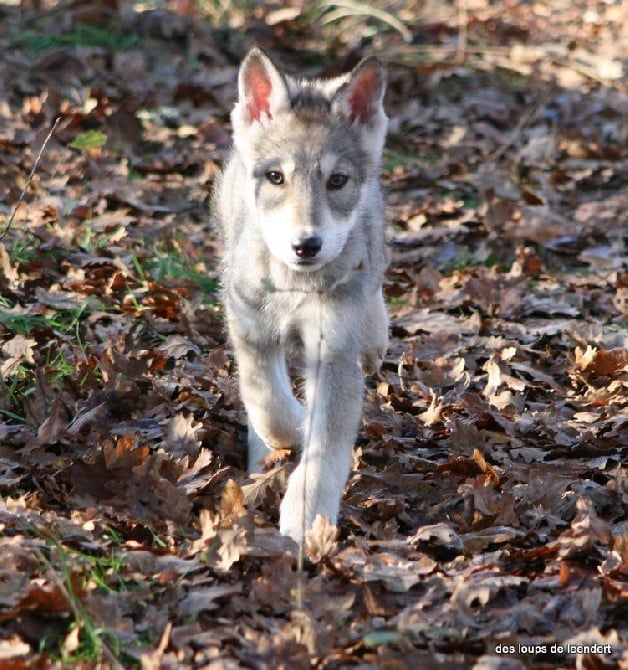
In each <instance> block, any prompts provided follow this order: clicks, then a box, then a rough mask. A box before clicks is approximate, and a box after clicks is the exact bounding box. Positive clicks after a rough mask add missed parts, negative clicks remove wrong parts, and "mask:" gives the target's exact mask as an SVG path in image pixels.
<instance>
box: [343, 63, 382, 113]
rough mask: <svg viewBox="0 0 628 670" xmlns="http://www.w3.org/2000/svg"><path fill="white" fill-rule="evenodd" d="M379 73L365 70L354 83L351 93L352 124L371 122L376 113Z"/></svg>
mask: <svg viewBox="0 0 628 670" xmlns="http://www.w3.org/2000/svg"><path fill="white" fill-rule="evenodd" d="M378 79H379V73H378V72H377V71H374V70H364V71H363V72H361V73H360V74H359V77H358V78H357V79H356V80H355V81H354V82H352V84H351V89H350V91H349V108H350V109H351V117H350V121H351V123H354V122H355V121H358V122H359V123H362V124H365V123H368V122H369V121H370V120H371V117H372V116H373V113H374V111H375V106H374V105H373V97H374V96H375V95H376V92H377V90H378V88H379V81H378Z"/></svg>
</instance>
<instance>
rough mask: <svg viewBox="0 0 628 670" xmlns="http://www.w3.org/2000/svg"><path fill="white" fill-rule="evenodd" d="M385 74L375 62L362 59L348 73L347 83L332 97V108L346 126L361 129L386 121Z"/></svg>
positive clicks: (374, 59) (375, 60) (372, 58)
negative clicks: (359, 126) (347, 123)
mask: <svg viewBox="0 0 628 670" xmlns="http://www.w3.org/2000/svg"><path fill="white" fill-rule="evenodd" d="M385 91H386V72H385V70H384V68H383V67H382V64H381V63H380V62H379V61H378V60H377V58H374V57H370V58H365V59H364V60H363V61H361V62H360V63H358V65H357V66H356V67H355V69H354V70H353V71H352V72H351V74H350V76H349V79H348V80H347V83H346V84H344V85H343V86H342V87H341V88H340V89H339V90H338V92H337V93H336V95H335V96H334V98H333V100H332V108H333V109H334V111H336V112H339V113H340V114H341V115H342V116H344V117H345V118H346V119H347V120H348V121H349V123H351V124H354V123H358V124H360V125H362V126H368V125H371V124H373V123H374V124H375V125H379V124H378V122H384V123H385V121H386V114H385V113H384V107H383V99H384V92H385Z"/></svg>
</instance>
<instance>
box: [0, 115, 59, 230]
mask: <svg viewBox="0 0 628 670" xmlns="http://www.w3.org/2000/svg"><path fill="white" fill-rule="evenodd" d="M59 121H61V117H60V116H57V118H56V119H55V122H54V123H53V125H52V128H51V129H50V132H49V133H48V135H46V139H45V140H44V143H43V144H42V145H41V149H40V150H39V153H38V154H37V158H36V159H35V163H34V164H33V167H32V169H31V172H30V174H29V175H28V179H27V180H26V184H25V185H24V188H23V189H22V193H20V197H19V198H18V201H17V203H16V205H15V207H14V208H13V211H12V212H11V216H10V218H9V222H8V223H7V225H6V226H5V228H4V230H3V231H2V232H1V233H0V242H1V241H2V240H3V239H4V238H5V236H6V234H7V233H8V232H9V230H10V229H11V226H12V225H13V221H14V219H15V215H16V214H17V211H18V210H19V208H20V207H21V205H22V202H24V198H25V197H26V191H28V189H29V187H30V185H31V182H32V181H33V178H34V177H35V173H36V172H37V168H38V167H39V163H40V162H41V159H42V156H43V155H44V151H45V150H46V147H47V146H48V142H49V141H50V138H51V137H52V135H53V134H54V132H55V130H56V129H57V126H58V125H59Z"/></svg>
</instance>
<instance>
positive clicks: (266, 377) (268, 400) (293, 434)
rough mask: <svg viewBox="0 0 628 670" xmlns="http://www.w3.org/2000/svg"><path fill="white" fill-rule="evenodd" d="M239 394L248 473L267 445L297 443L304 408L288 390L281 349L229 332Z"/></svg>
mask: <svg viewBox="0 0 628 670" xmlns="http://www.w3.org/2000/svg"><path fill="white" fill-rule="evenodd" d="M232 340H233V344H234V350H235V356H236V360H237V362H238V369H239V376H240V395H241V397H242V401H243V402H244V406H245V408H246V412H247V417H248V427H249V436H248V447H249V462H248V471H249V473H254V472H260V471H261V470H262V468H263V466H264V458H265V457H266V455H267V454H268V452H269V451H270V450H271V449H291V448H293V447H297V446H298V445H299V444H300V443H301V438H302V429H303V422H304V419H305V408H304V407H303V405H301V403H300V402H299V401H298V400H297V399H296V398H295V397H294V395H293V394H292V388H291V384H290V377H289V375H288V371H287V369H286V360H285V355H284V352H283V349H282V348H281V347H280V346H279V345H278V344H266V345H265V346H259V345H257V344H255V345H254V344H251V343H250V342H249V341H247V340H246V338H244V337H240V336H238V334H237V333H233V332H232Z"/></svg>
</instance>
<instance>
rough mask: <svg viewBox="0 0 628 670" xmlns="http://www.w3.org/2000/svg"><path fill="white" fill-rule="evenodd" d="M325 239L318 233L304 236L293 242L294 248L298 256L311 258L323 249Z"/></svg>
mask: <svg viewBox="0 0 628 670" xmlns="http://www.w3.org/2000/svg"><path fill="white" fill-rule="evenodd" d="M322 246H323V240H321V238H320V237H319V236H318V235H312V236H311V237H304V238H303V239H302V240H296V241H294V242H293V243H292V249H293V250H294V253H295V254H296V255H297V257H298V258H304V259H308V260H311V259H312V258H314V256H316V254H317V253H318V252H319V251H320V250H321V247H322Z"/></svg>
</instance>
